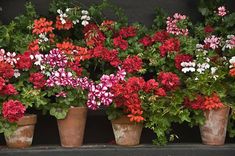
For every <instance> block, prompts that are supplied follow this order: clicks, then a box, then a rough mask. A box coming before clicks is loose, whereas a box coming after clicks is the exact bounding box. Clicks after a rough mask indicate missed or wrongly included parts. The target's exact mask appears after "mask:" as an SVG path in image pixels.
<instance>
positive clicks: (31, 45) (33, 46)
mask: <svg viewBox="0 0 235 156" xmlns="http://www.w3.org/2000/svg"><path fill="white" fill-rule="evenodd" d="M28 50H29V51H30V52H38V51H39V45H38V39H36V40H34V41H32V42H31V43H29V45H28Z"/></svg>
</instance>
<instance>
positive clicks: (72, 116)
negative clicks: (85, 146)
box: [57, 107, 87, 147]
mask: <svg viewBox="0 0 235 156" xmlns="http://www.w3.org/2000/svg"><path fill="white" fill-rule="evenodd" d="M86 116H87V108H86V107H74V108H70V109H69V111H68V114H67V116H66V118H65V119H62V120H57V124H58V128H59V134H60V142H61V146H63V147H80V146H81V145H82V143H83V136H84V130H85V125H86Z"/></svg>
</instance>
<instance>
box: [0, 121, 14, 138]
mask: <svg viewBox="0 0 235 156" xmlns="http://www.w3.org/2000/svg"><path fill="white" fill-rule="evenodd" d="M16 128H17V124H16V123H10V122H8V121H6V120H4V119H3V118H0V133H4V134H5V135H6V136H10V135H11V134H12V133H13V132H14V131H15V130H16Z"/></svg>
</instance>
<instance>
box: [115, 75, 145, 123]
mask: <svg viewBox="0 0 235 156" xmlns="http://www.w3.org/2000/svg"><path fill="white" fill-rule="evenodd" d="M144 84H145V81H144V79H143V78H138V77H132V78H130V79H129V80H128V81H127V82H121V83H117V84H115V85H114V86H113V87H112V93H113V94H114V102H115V104H116V106H117V107H121V108H123V109H124V110H123V112H124V113H127V114H128V115H127V116H128V117H129V118H130V121H135V122H141V121H143V120H144V118H143V116H142V114H143V109H142V107H141V100H140V98H139V95H138V91H139V90H142V89H143V87H144Z"/></svg>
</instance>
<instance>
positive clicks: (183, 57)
mask: <svg viewBox="0 0 235 156" xmlns="http://www.w3.org/2000/svg"><path fill="white" fill-rule="evenodd" d="M192 60H193V57H192V56H191V55H189V54H178V55H176V56H175V67H176V68H177V69H178V70H181V69H182V66H181V63H182V62H190V61H192Z"/></svg>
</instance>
